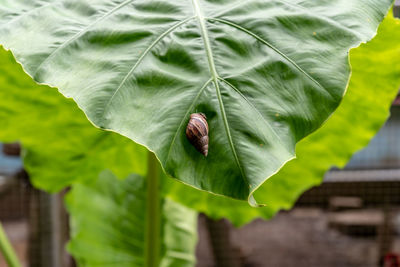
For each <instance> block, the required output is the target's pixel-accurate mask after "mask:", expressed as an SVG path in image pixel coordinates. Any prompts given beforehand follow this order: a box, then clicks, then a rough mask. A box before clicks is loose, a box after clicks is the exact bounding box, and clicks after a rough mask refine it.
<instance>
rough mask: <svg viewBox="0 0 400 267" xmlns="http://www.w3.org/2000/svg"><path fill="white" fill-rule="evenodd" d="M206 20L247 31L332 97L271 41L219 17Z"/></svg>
mask: <svg viewBox="0 0 400 267" xmlns="http://www.w3.org/2000/svg"><path fill="white" fill-rule="evenodd" d="M207 19H208V20H214V21H218V22H220V23H223V24H226V25H228V26H231V27H234V28H236V29H238V30H240V31H242V32H244V33H247V34H248V35H250V36H253V37H254V38H255V39H257V40H258V41H260V42H261V43H263V44H264V45H266V46H268V47H269V48H271V49H272V50H274V51H275V52H276V53H277V54H279V55H280V56H281V57H283V58H284V59H286V60H287V61H288V62H289V63H290V64H292V65H293V66H294V67H295V68H297V69H298V70H299V71H300V72H301V73H302V74H303V75H304V76H306V77H307V78H308V79H310V81H312V82H313V83H315V84H316V85H317V86H318V87H320V88H321V89H323V90H324V91H325V92H327V93H328V94H329V95H330V96H331V97H332V98H334V96H333V95H332V93H331V92H330V91H329V90H328V89H326V88H325V87H324V86H322V84H320V83H319V82H318V81H317V80H316V79H314V78H313V77H312V76H311V75H310V74H308V73H307V72H306V71H305V70H304V69H303V68H302V67H300V66H299V65H298V64H297V63H296V62H295V61H294V60H292V59H291V58H290V57H288V56H287V55H286V54H285V53H283V52H282V51H280V50H279V49H278V48H277V47H275V46H273V45H272V44H271V43H269V42H268V41H266V40H264V39H263V38H261V37H260V36H259V35H257V34H256V33H254V32H252V31H250V30H248V29H246V28H244V27H242V26H240V25H238V24H236V23H234V22H231V21H228V20H225V19H219V18H207Z"/></svg>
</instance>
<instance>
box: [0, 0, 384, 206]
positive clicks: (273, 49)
mask: <svg viewBox="0 0 400 267" xmlns="http://www.w3.org/2000/svg"><path fill="white" fill-rule="evenodd" d="M391 2H392V1H391V0H351V1H350V0H346V1H344V0H336V1H284V0H272V1H267V0H248V1H242V0H237V1H228V0H192V1H189V0H185V1H183V0H179V1H178V0H177V1H167V0H153V1H149V0H141V1H140V0H135V1H133V0H125V1H122V0H118V1H117V0H115V1H109V0H107V1H106V0H98V1H85V2H82V1H76V0H61V1H42V0H35V1H25V0H1V1H0V43H2V44H4V45H5V47H6V48H9V49H11V50H12V51H13V53H14V55H15V56H16V58H17V60H19V61H20V62H21V63H22V64H23V66H24V68H25V70H26V72H27V73H28V74H30V75H31V76H32V77H34V79H35V80H36V81H38V82H41V83H47V84H50V85H52V86H55V87H58V88H59V90H60V91H61V92H62V93H63V94H64V95H66V96H68V97H72V98H73V99H74V100H75V101H76V102H77V103H78V105H79V106H80V107H81V108H82V109H83V110H84V111H85V113H86V114H87V116H88V117H89V119H90V120H91V121H92V122H93V123H94V124H95V125H97V126H99V127H101V128H106V129H110V130H113V131H116V132H118V133H120V134H122V135H125V136H127V137H129V138H131V139H132V140H134V141H136V142H138V143H141V144H144V145H145V146H146V147H148V148H149V149H150V150H152V151H155V153H156V155H157V157H158V158H159V160H160V162H161V164H162V165H163V168H164V169H165V170H166V172H167V173H168V174H170V175H171V176H172V177H175V178H178V179H179V180H181V181H183V182H185V183H187V184H190V185H193V186H195V187H197V188H200V189H203V190H206V191H210V192H213V193H217V194H222V195H227V196H230V197H233V198H238V199H246V198H248V197H249V196H250V195H251V193H252V192H254V191H255V190H256V189H257V188H258V187H259V186H260V185H261V184H262V183H263V182H264V181H265V180H266V179H267V178H268V177H270V176H271V175H273V174H274V173H276V172H277V171H278V170H279V169H280V168H281V167H282V165H283V164H284V163H286V162H287V161H289V160H290V159H292V158H294V148H295V144H296V143H297V141H299V140H300V139H301V138H303V137H304V136H306V135H308V134H309V133H311V132H313V131H314V130H315V129H317V128H318V127H319V126H320V125H321V124H322V123H323V122H324V121H325V120H326V119H327V117H328V116H329V115H330V114H331V113H332V112H333V111H334V109H335V108H336V107H337V105H338V104H339V102H340V100H341V98H342V95H343V93H344V90H345V88H346V85H347V82H348V76H349V71H350V70H349V69H350V68H349V65H348V58H347V54H348V51H349V49H350V48H351V47H354V46H357V45H358V44H359V43H360V42H362V41H366V40H368V39H370V38H371V37H372V36H373V35H374V34H375V30H376V28H377V26H378V24H379V23H380V21H381V20H382V19H383V16H384V14H385V13H386V11H387V10H388V8H389V6H390V4H391ZM196 111H199V112H200V111H201V112H203V113H205V114H206V115H207V117H208V122H209V125H210V134H209V135H210V145H209V156H208V157H207V158H205V157H203V156H202V155H201V154H200V153H198V152H197V151H196V150H195V149H194V148H193V147H192V146H191V145H190V143H189V142H188V141H187V139H186V137H185V125H186V123H187V121H188V118H189V114H190V113H192V112H196Z"/></svg>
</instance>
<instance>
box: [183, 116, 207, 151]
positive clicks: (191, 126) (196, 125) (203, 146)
mask: <svg viewBox="0 0 400 267" xmlns="http://www.w3.org/2000/svg"><path fill="white" fill-rule="evenodd" d="M186 137H187V139H188V140H189V142H190V143H191V144H192V145H193V146H194V147H195V148H196V149H197V150H198V151H199V152H200V153H201V154H203V155H204V156H206V157H207V155H208V123H207V117H206V115H205V114H203V113H193V114H191V115H190V120H189V123H188V125H187V127H186Z"/></svg>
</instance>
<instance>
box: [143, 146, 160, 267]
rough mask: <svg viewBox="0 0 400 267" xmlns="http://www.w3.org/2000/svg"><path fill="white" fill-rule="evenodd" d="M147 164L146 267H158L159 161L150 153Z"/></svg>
mask: <svg viewBox="0 0 400 267" xmlns="http://www.w3.org/2000/svg"><path fill="white" fill-rule="evenodd" d="M148 153H149V154H148V159H147V160H148V162H147V207H146V208H147V213H146V214H147V218H146V219H147V220H146V222H147V224H146V226H147V229H146V239H145V240H146V241H145V243H146V247H145V258H146V267H158V265H159V262H160V230H161V229H160V228H161V216H160V213H161V211H160V199H161V198H160V173H159V167H158V164H159V163H158V160H157V158H156V157H155V155H154V154H153V153H152V152H150V151H149V152H148Z"/></svg>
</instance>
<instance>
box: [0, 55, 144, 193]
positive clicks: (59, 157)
mask: <svg viewBox="0 0 400 267" xmlns="http://www.w3.org/2000/svg"><path fill="white" fill-rule="evenodd" d="M0 48H1V47H0ZM0 121H1V129H0V140H1V141H3V142H12V141H16V140H18V141H20V142H21V143H22V144H23V147H24V148H25V151H26V153H25V157H24V163H25V168H26V169H27V170H28V172H29V174H30V177H31V180H32V182H33V184H34V185H35V186H36V187H39V188H41V189H44V190H47V191H50V192H56V191H59V190H61V189H63V188H65V187H66V186H69V185H70V184H71V183H73V182H74V181H79V182H83V181H85V180H86V181H91V180H93V179H96V178H97V176H98V174H99V173H100V172H101V171H102V170H104V169H111V170H112V171H113V172H114V173H115V174H117V175H118V176H119V177H121V178H122V177H125V176H127V175H128V174H129V173H139V174H142V175H144V174H145V172H146V153H145V152H146V150H145V149H144V148H142V147H140V146H138V145H135V144H134V143H133V142H132V141H131V140H129V139H127V138H124V137H122V136H118V135H116V134H114V133H110V132H105V131H101V130H98V129H96V128H94V127H93V126H92V125H91V124H90V123H89V122H88V121H87V119H86V118H85V116H84V114H82V111H81V110H79V109H78V107H77V106H76V104H74V102H73V101H71V100H67V99H65V98H63V97H62V96H61V95H60V94H59V93H58V92H57V91H56V90H53V89H52V88H49V87H48V86H39V85H37V84H36V83H35V82H34V81H32V79H31V78H30V77H28V76H27V75H26V74H25V73H24V72H23V71H22V69H21V66H19V65H18V64H17V63H15V60H14V59H13V57H12V55H11V54H10V53H7V52H5V51H4V50H3V49H0Z"/></svg>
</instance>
